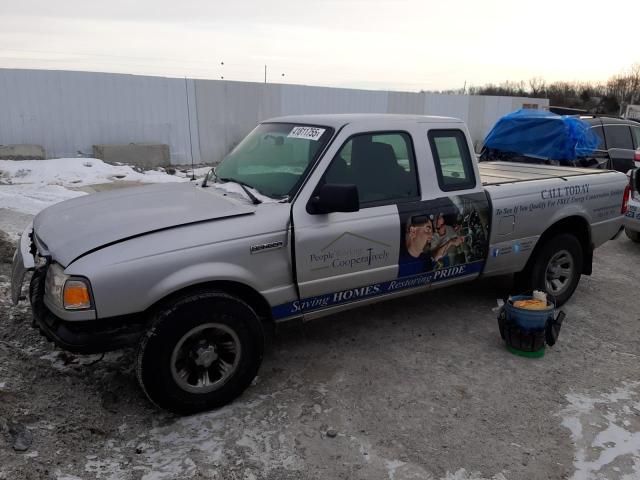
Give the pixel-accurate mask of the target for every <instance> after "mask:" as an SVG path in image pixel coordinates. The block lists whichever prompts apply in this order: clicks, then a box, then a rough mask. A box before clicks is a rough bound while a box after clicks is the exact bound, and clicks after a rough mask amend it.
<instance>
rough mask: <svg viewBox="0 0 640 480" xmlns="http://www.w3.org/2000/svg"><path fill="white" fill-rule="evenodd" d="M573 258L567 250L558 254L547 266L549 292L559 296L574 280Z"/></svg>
mask: <svg viewBox="0 0 640 480" xmlns="http://www.w3.org/2000/svg"><path fill="white" fill-rule="evenodd" d="M574 268H575V267H574V263H573V257H572V256H571V254H570V253H569V252H568V251H567V250H560V251H559V252H556V254H555V255H553V257H551V259H550V260H549V263H548V264H547V269H546V273H545V283H546V288H547V292H548V293H551V294H553V295H558V294H560V293H561V292H562V291H564V290H565V289H566V288H567V287H568V286H569V284H570V283H571V281H572V279H573V276H574V275H573V273H574V272H573V270H574Z"/></svg>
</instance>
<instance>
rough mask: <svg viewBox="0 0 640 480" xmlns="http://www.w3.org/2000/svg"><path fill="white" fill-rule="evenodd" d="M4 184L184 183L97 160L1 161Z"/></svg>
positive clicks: (0, 177)
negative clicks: (120, 181) (119, 181)
mask: <svg viewBox="0 0 640 480" xmlns="http://www.w3.org/2000/svg"><path fill="white" fill-rule="evenodd" d="M0 172H2V173H0V183H9V184H13V185H15V184H48V185H61V186H63V187H81V186H85V185H93V184H96V183H109V182H112V181H117V180H126V181H129V182H142V183H160V182H184V181H186V180H187V179H186V178H185V177H183V176H175V175H169V174H167V173H166V172H164V171H159V170H149V171H146V172H143V173H141V172H138V171H136V170H134V169H133V168H132V167H130V166H128V165H111V164H108V163H105V162H103V161H102V160H98V159H97V158H54V159H51V160H20V161H16V160H0Z"/></svg>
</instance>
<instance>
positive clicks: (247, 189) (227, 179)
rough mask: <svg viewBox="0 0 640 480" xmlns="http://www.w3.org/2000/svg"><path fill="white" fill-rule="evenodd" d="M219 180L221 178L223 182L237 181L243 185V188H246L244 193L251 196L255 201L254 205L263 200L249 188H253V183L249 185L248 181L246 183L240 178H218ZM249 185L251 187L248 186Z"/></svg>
mask: <svg viewBox="0 0 640 480" xmlns="http://www.w3.org/2000/svg"><path fill="white" fill-rule="evenodd" d="M218 180H220V181H221V182H233V183H237V184H238V185H240V187H242V190H244V193H246V194H247V197H249V198H250V199H251V201H252V202H253V204H254V205H258V204H260V203H262V200H260V199H259V198H258V197H256V196H255V195H254V194H253V193H251V191H250V190H249V188H253V187H252V186H251V185H249V184H247V183H244V182H241V181H240V180H236V179H235V178H218ZM247 187H249V188H247Z"/></svg>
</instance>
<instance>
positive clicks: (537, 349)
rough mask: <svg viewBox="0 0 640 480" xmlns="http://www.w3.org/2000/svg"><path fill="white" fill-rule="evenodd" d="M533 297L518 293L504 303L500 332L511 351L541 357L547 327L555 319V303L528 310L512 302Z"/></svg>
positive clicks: (499, 319)
mask: <svg viewBox="0 0 640 480" xmlns="http://www.w3.org/2000/svg"><path fill="white" fill-rule="evenodd" d="M531 298H533V297H531V296H529V295H518V296H515V297H512V298H511V299H510V300H509V301H508V302H506V303H505V304H504V310H503V312H502V313H501V315H500V317H499V318H498V321H499V324H500V333H501V335H502V338H503V339H504V340H505V342H506V344H507V349H508V350H509V351H510V352H512V353H515V354H518V355H523V356H528V357H541V356H543V355H544V351H545V349H544V346H545V328H546V326H547V322H548V321H549V319H551V320H553V316H554V305H553V304H552V303H548V306H547V308H546V309H544V310H527V309H524V308H518V307H515V306H514V305H513V303H512V302H514V301H517V300H530V299H531Z"/></svg>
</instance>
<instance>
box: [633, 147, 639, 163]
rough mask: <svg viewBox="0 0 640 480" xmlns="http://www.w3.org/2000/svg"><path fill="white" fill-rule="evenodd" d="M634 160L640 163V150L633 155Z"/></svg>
mask: <svg viewBox="0 0 640 480" xmlns="http://www.w3.org/2000/svg"><path fill="white" fill-rule="evenodd" d="M633 160H634V161H636V162H640V149H638V150H636V153H635V154H634V155H633Z"/></svg>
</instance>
